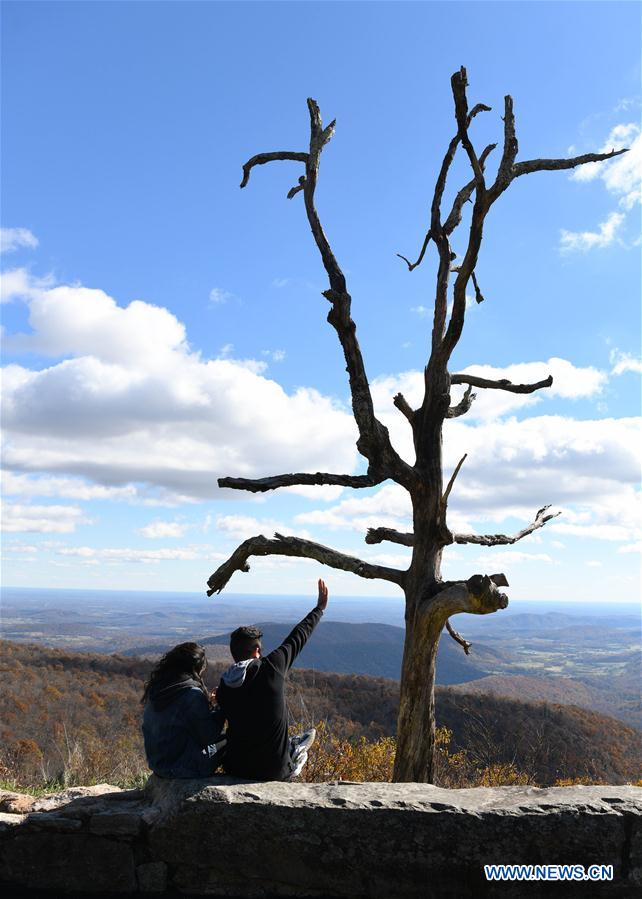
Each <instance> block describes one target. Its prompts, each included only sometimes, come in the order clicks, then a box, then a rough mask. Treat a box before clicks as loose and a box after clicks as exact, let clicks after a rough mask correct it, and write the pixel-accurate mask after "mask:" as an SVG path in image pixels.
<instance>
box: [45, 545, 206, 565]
mask: <svg viewBox="0 0 642 899" xmlns="http://www.w3.org/2000/svg"><path fill="white" fill-rule="evenodd" d="M58 553H59V555H61V556H71V557H76V558H79V559H96V560H98V559H99V560H102V561H104V562H114V563H127V562H142V563H144V564H150V563H152V564H153V563H158V562H166V561H173V562H176V561H178V562H190V561H192V560H194V559H198V558H202V556H201V555H200V554H199V552H198V551H197V550H195V549H191V548H190V549H130V548H118V549H95V548H94V547H91V546H70V547H63V548H61V549H59V550H58ZM217 555H218V554H212V556H211V558H216V557H217ZM221 558H222V557H221Z"/></svg>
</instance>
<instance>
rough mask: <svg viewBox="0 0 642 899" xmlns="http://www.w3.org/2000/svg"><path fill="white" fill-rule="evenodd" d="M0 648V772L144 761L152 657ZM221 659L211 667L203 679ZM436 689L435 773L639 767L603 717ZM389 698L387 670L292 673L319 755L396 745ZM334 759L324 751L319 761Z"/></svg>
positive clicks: (112, 770) (124, 766) (88, 776)
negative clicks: (315, 731) (319, 743)
mask: <svg viewBox="0 0 642 899" xmlns="http://www.w3.org/2000/svg"><path fill="white" fill-rule="evenodd" d="M0 652H1V654H0V671H1V672H2V681H3V690H2V694H1V698H0V722H1V724H0V739H1V744H2V749H1V753H2V754H1V756H0V764H1V765H2V773H1V779H3V780H5V781H10V782H14V783H16V784H22V785H32V784H43V783H44V782H46V781H53V780H56V781H63V782H68V783H69V782H72V783H74V782H75V783H80V782H85V783H90V782H92V781H96V780H107V781H111V782H128V781H132V780H134V779H136V778H137V777H141V776H143V775H144V774H145V773H146V766H145V762H144V756H143V751H142V740H141V735H140V715H141V706H140V695H141V693H142V688H143V682H144V680H145V678H146V676H147V674H148V672H149V670H150V668H151V662H149V661H147V660H142V659H137V658H128V657H123V656H117V655H91V654H88V653H69V652H66V651H62V650H53V649H48V648H43V647H41V646H37V645H33V644H32V645H26V644H17V643H10V642H7V641H3V642H0ZM222 669H223V666H222V665H220V664H219V665H214V666H212V667H211V668H210V670H209V672H208V677H207V680H208V683H209V684H210V685H211V686H215V685H216V683H217V682H218V678H219V676H220V673H221V671H222ZM437 695H438V698H437V723H438V725H439V726H440V727H441V728H442V737H441V739H442V750H443V752H442V755H443V758H444V759H445V760H446V761H447V762H448V765H447V766H444V765H442V766H441V769H440V770H441V775H440V776H441V778H442V781H443V782H445V783H447V784H448V785H453V786H462V785H465V784H466V783H469V782H470V783H473V782H480V777H479V772H483V771H485V770H488V769H493V766H494V767H495V768H497V766H499V769H500V770H504V771H507V772H509V774H511V777H512V776H514V775H516V774H518V775H519V776H521V777H522V778H523V780H525V781H527V782H531V783H539V784H542V785H545V784H552V783H554V782H555V781H557V780H560V779H562V780H563V779H576V778H584V779H588V780H592V781H601V782H608V783H613V784H616V783H625V782H627V781H635V780H638V779H639V778H640V776H641V771H640V734H639V732H637V731H635V730H633V729H632V728H629V727H627V726H625V725H623V724H622V723H621V722H619V721H616V720H614V719H612V718H608V717H606V716H604V715H599V714H594V713H591V712H588V711H586V710H584V709H579V708H575V707H572V706H564V705H560V704H549V703H533V702H519V701H516V700H514V699H503V698H499V697H495V696H484V695H479V696H471V695H465V694H459V693H457V692H455V691H453V690H452V689H451V688H448V687H442V688H439V689H438V694H437ZM397 702H398V684H397V683H396V682H395V681H392V680H387V679H385V678H373V677H367V676H360V675H345V674H343V675H341V674H329V673H319V672H314V671H306V670H298V671H292V672H291V675H290V684H289V708H290V712H291V716H292V719H293V722H295V723H298V724H299V725H301V726H310V725H312V724H317V723H318V722H320V721H323V722H325V737H326V741H325V743H324V745H323V751H324V752H325V753H326V756H328V754H329V755H330V756H331V754H332V753H333V752H344V751H346V749H347V750H348V751H350V752H352V751H353V749H351V748H350V747H353V748H354V747H355V745H357V744H358V741H359V739H360V738H363V740H362V742H361V744H360V745H361V747H362V749H363V748H364V747H367V746H369V745H370V744H372V743H373V742H376V741H377V740H379V741H380V744H377V746H378V748H377V752H379V756H381V754H382V753H384V754H385V753H388V754H389V753H390V752H392V751H394V743H393V741H391V740H387V741H386V740H382V738H386V737H391V736H392V735H394V732H395V723H396V713H397ZM444 728H447V729H448V732H449V734H450V735H449V736H448V732H447V731H445V730H443V729H444ZM333 741H334V742H333ZM448 741H449V742H448ZM311 761H312V757H311ZM330 761H331V759H330ZM386 764H387V762H386ZM317 769H318V770H321V769H320V768H318V766H317ZM317 769H314V770H317ZM455 769H456V770H455ZM311 770H312V768H311ZM341 770H343V769H341V768H333V766H332V765H331V764H329V763H328V758H327V757H326V758H325V762H324V766H323V771H325V772H329V773H330V774H332V772H334V773H335V775H336V773H337V771H339V772H340V771H341ZM364 770H366V773H367V771H368V770H370V769H364ZM382 770H384V769H383V768H382ZM386 770H387V769H386ZM511 772H512V773H511ZM322 773H323V772H322ZM319 776H321V775H319ZM370 776H373V775H372V774H371V775H370ZM481 782H484V780H483V778H481ZM507 782H514V780H511V779H510V777H509V779H508V780H507Z"/></svg>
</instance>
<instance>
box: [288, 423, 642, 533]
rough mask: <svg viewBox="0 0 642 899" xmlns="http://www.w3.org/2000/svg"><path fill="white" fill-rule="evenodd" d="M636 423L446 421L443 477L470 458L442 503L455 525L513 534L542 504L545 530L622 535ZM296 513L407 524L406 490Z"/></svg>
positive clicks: (631, 524) (632, 502)
mask: <svg viewBox="0 0 642 899" xmlns="http://www.w3.org/2000/svg"><path fill="white" fill-rule="evenodd" d="M640 437H641V434H640V424H639V422H638V420H637V419H606V420H593V421H591V420H589V421H586V420H583V421H577V420H574V419H570V418H564V417H562V416H540V417H535V418H529V419H526V420H525V421H521V422H520V421H517V420H515V419H508V420H506V421H495V422H488V423H480V424H477V425H475V426H471V425H467V424H464V423H463V422H461V421H460V420H455V421H453V422H449V423H447V425H446V429H445V438H444V472H445V476H446V477H447V476H448V475H449V473H450V472H451V471H452V470H453V468H454V466H455V465H456V463H457V461H458V460H459V459H460V458H461V456H462V455H463V453H464V452H467V453H468V458H467V459H466V462H465V464H464V466H463V468H462V470H461V472H460V474H459V477H458V479H457V481H456V483H455V487H454V489H453V492H452V494H451V498H450V503H449V524H450V526H451V528H452V529H453V530H455V531H457V532H464V533H467V532H470V531H473V532H477V533H495V531H496V530H497V526H498V523H500V522H501V523H503V522H505V521H506V520H507V519H508V518H511V519H512V521H511V522H509V526H506V527H503V528H502V529H504V530H506V531H507V532H508V533H513V532H515V531H517V530H519V529H520V527H522V526H523V525H525V524H527V523H528V522H530V521H532V518H533V515H534V513H535V511H536V510H537V509H538V508H540V507H541V506H542V505H544V504H545V503H552V504H554V507H555V510H561V511H562V512H563V515H562V517H561V518H557V519H555V521H554V522H551V523H550V524H548V525H547V526H546V532H547V533H548V532H549V531H550V532H551V533H552V534H553V533H555V534H569V535H573V536H581V537H588V538H594V539H598V540H617V541H622V542H624V541H626V542H630V540H631V535H632V534H633V533H636V532H637V530H638V528H639V522H640V494H639V492H638V480H639V462H638V447H639V445H640ZM296 520H297V521H300V522H301V523H305V524H314V525H322V526H325V527H328V528H331V529H340V528H343V529H351V530H354V531H358V532H360V533H362V534H364V535H365V531H366V529H367V528H368V527H392V528H395V529H396V530H400V531H409V530H412V516H411V511H410V503H409V499H408V495H407V493H406V492H405V491H404V490H403V488H401V487H398V486H397V485H386V486H384V487H382V488H378V489H376V490H374V491H373V492H371V493H369V495H367V496H364V495H363V494H362V493H359V494H358V495H356V496H354V497H351V498H349V499H346V500H344V501H342V502H340V503H338V504H337V505H334V506H331V507H330V508H327V509H316V510H314V511H310V512H305V513H301V514H300V515H298V516H297V519H296Z"/></svg>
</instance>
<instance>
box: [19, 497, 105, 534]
mask: <svg viewBox="0 0 642 899" xmlns="http://www.w3.org/2000/svg"><path fill="white" fill-rule="evenodd" d="M90 523H91V522H90V520H89V519H88V518H85V516H84V515H83V511H82V509H80V508H79V507H78V506H32V505H21V504H18V503H3V505H2V530H3V531H5V532H7V533H20V532H25V533H40V534H71V533H73V532H74V531H75V529H76V527H77V525H79V524H90Z"/></svg>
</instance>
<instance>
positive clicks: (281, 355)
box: [261, 350, 285, 362]
mask: <svg viewBox="0 0 642 899" xmlns="http://www.w3.org/2000/svg"><path fill="white" fill-rule="evenodd" d="M261 355H262V356H267V357H268V358H269V359H271V360H272V362H283V360H284V359H285V350H261Z"/></svg>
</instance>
